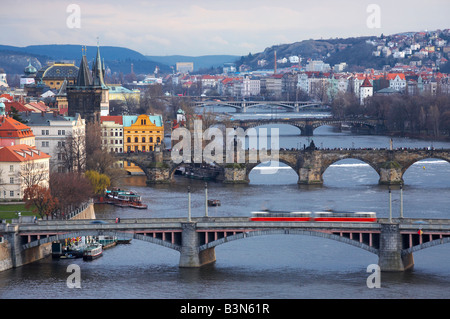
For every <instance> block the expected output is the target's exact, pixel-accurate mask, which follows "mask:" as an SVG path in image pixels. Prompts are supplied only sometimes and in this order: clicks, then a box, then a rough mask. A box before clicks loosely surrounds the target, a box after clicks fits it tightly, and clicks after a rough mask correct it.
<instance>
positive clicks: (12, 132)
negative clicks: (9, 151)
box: [0, 116, 34, 138]
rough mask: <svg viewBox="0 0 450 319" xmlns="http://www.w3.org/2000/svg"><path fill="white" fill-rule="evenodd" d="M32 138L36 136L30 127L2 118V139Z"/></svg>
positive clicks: (0, 127) (0, 120) (0, 128)
mask: <svg viewBox="0 0 450 319" xmlns="http://www.w3.org/2000/svg"><path fill="white" fill-rule="evenodd" d="M30 136H34V134H33V131H32V130H31V129H30V127H29V126H27V125H25V124H23V123H20V122H18V121H16V120H15V119H13V118H11V117H8V116H2V117H0V138H3V137H4V138H12V137H30Z"/></svg>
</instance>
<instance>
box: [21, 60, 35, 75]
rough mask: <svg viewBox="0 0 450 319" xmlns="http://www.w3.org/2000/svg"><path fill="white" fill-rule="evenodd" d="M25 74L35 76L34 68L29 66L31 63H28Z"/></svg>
mask: <svg viewBox="0 0 450 319" xmlns="http://www.w3.org/2000/svg"><path fill="white" fill-rule="evenodd" d="M24 72H25V74H27V75H29V74H36V73H37V70H36V68H35V67H34V66H32V65H31V62H29V63H28V66H27V67H26V68H25V70H24Z"/></svg>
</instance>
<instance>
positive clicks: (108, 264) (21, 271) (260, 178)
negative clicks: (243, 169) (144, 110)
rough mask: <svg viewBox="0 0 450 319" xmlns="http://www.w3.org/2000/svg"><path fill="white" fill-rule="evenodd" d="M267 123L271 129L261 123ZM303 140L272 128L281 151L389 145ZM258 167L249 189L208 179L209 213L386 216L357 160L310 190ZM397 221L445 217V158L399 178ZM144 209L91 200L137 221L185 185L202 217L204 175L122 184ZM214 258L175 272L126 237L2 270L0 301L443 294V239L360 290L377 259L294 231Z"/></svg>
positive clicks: (106, 211) (170, 209)
mask: <svg viewBox="0 0 450 319" xmlns="http://www.w3.org/2000/svg"><path fill="white" fill-rule="evenodd" d="M269 127H270V126H269ZM314 134H315V135H314V136H313V137H311V138H308V137H301V136H299V130H298V129H297V128H295V127H291V126H280V135H281V137H280V146H281V147H286V148H291V147H297V146H299V145H303V144H305V143H308V142H309V141H310V140H311V139H312V140H314V143H315V144H316V145H317V146H320V147H330V148H334V147H388V146H389V137H386V136H364V135H353V134H351V133H350V132H335V131H334V130H333V128H331V127H328V126H323V127H320V128H318V129H316V130H315V131H314ZM393 143H394V147H419V148H422V147H435V148H441V147H443V148H450V143H446V142H432V141H423V140H414V139H407V138H394V139H393ZM266 170H267V168H264V165H260V166H258V167H256V168H255V169H254V170H252V172H251V173H250V184H249V185H223V184H221V183H214V182H210V183H208V195H209V198H210V199H213V198H214V199H219V200H220V201H221V203H222V206H220V207H210V208H209V211H208V213H209V216H249V214H250V212H251V211H253V210H258V209H261V208H263V207H266V208H271V209H286V210H311V211H314V210H322V209H327V208H333V209H349V210H360V211H375V212H376V213H377V215H378V216H379V217H387V216H388V214H389V201H388V190H387V188H386V187H385V186H380V185H378V175H377V174H376V172H375V171H374V170H373V169H372V168H371V167H369V166H368V165H367V164H365V163H363V162H360V161H358V160H352V159H348V160H343V161H339V162H337V163H335V164H333V165H332V166H331V167H329V168H328V169H327V170H326V172H325V174H324V184H323V186H319V187H306V186H299V185H297V175H296V173H295V172H294V171H293V170H292V169H290V168H289V167H287V166H285V165H283V164H279V169H278V170H277V172H276V173H275V174H264V172H265V171H266ZM404 180H405V186H404V191H403V197H404V216H405V217H415V218H450V211H449V199H450V164H449V163H447V162H445V161H441V160H436V159H427V160H424V161H421V162H418V163H416V164H414V165H412V166H411V167H410V168H409V169H408V170H407V172H406V173H405V175H404ZM124 184H125V185H126V187H127V188H131V189H133V190H136V191H137V192H138V193H140V194H141V195H142V197H143V201H144V202H146V203H147V204H148V206H149V208H148V209H147V210H133V209H126V208H117V207H113V206H107V205H103V206H96V207H95V210H96V215H97V218H98V219H110V218H116V217H121V218H134V217H182V216H186V217H187V200H188V199H187V186H191V191H192V215H193V216H202V215H203V214H204V199H205V198H204V182H201V181H193V180H188V179H185V178H183V177H176V179H175V183H174V184H172V185H157V186H152V187H147V186H145V177H143V176H133V177H131V176H130V177H127V178H125V179H124ZM392 207H393V215H394V217H396V216H399V207H400V202H399V191H396V190H394V191H393V204H392ZM216 258H217V261H216V262H215V263H214V264H211V265H208V266H205V267H202V268H200V269H180V268H179V267H178V261H179V253H178V252H176V251H173V250H170V249H168V248H164V247H161V246H158V245H154V244H150V243H146V242H141V241H138V240H133V241H132V242H131V244H129V245H118V246H116V247H114V248H112V249H109V250H106V251H104V255H103V257H102V258H99V259H96V260H94V261H91V262H84V261H83V260H81V259H75V260H52V259H51V258H46V259H43V260H40V261H37V262H35V263H32V264H29V265H25V266H23V267H19V268H17V269H11V270H7V271H4V272H2V273H0V298H1V299H18V298H19V299H22V298H31V299H41V298H42V299H51V298H63V299H66V298H71V299H73V298H75V299H78V298H88V299H92V298H119V299H122V298H133V299H140V298H151V299H153V298H158V299H215V298H221V299H228V298H235V299H236V298H237V299H241V298H242V299H244V298H255V299H259V298H264V299H285V298H288V299H297V298H302V299H308V298H311V299H315V298H331V299H341V298H363V299H379V298H388V299H390V298H448V297H449V296H450V266H449V265H450V245H439V246H436V247H433V248H428V249H424V250H421V251H418V252H415V253H414V261H415V266H414V268H413V269H412V270H411V271H407V272H404V273H382V275H381V287H380V288H368V286H367V284H366V280H367V278H368V276H369V275H370V273H368V272H367V267H368V266H369V265H371V264H376V263H377V262H378V257H377V256H376V255H373V254H371V253H369V252H367V251H365V250H361V249H359V248H356V247H353V246H349V245H346V244H343V243H340V242H335V241H332V240H328V239H322V238H316V237H308V236H300V235H271V236H260V237H253V238H246V239H243V240H237V241H232V242H229V243H226V244H223V245H220V246H217V247H216ZM69 264H77V265H79V266H80V271H81V288H79V289H77V288H68V286H67V284H66V281H67V278H68V276H69V274H70V273H69V272H67V267H68V265H69Z"/></svg>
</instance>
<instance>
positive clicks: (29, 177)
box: [17, 162, 49, 188]
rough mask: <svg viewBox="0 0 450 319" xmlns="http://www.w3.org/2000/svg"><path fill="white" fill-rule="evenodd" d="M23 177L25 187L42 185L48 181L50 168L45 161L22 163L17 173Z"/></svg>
mask: <svg viewBox="0 0 450 319" xmlns="http://www.w3.org/2000/svg"><path fill="white" fill-rule="evenodd" d="M17 174H18V175H19V178H21V179H22V184H24V185H25V188H29V187H31V186H35V185H40V184H42V183H43V182H45V184H47V183H48V179H49V168H48V166H47V165H45V162H27V163H25V164H22V165H21V169H20V171H19V172H18V173H17Z"/></svg>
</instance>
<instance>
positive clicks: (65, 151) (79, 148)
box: [57, 134, 86, 172]
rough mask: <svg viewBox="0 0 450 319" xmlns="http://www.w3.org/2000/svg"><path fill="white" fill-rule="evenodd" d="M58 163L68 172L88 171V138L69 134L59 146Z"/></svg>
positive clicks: (82, 135)
mask: <svg viewBox="0 0 450 319" xmlns="http://www.w3.org/2000/svg"><path fill="white" fill-rule="evenodd" d="M57 153H58V161H59V163H60V165H61V166H62V167H63V168H64V170H65V171H67V172H84V170H85V169H86V138H85V135H84V134H77V135H73V134H69V135H67V136H66V138H65V140H64V141H61V142H60V143H58V145H57Z"/></svg>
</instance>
